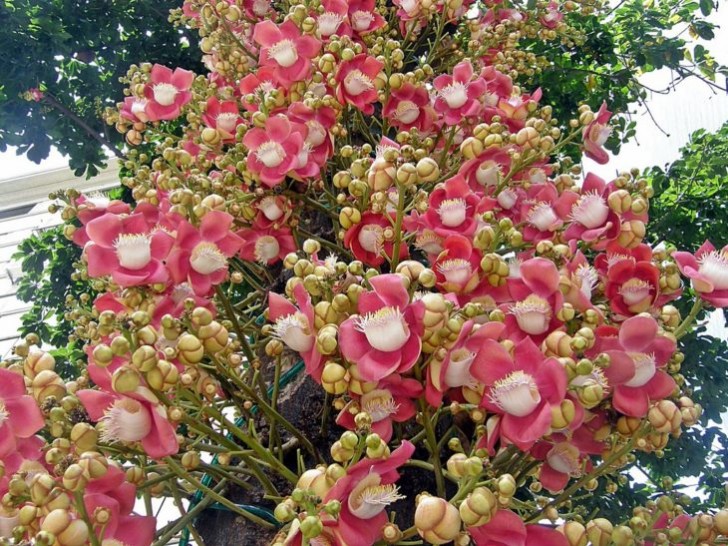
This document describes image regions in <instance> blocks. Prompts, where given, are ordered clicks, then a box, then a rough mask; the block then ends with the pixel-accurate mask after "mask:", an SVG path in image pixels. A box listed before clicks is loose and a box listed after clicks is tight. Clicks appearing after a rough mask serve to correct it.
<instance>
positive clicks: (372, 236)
mask: <svg viewBox="0 0 728 546" xmlns="http://www.w3.org/2000/svg"><path fill="white" fill-rule="evenodd" d="M357 239H358V241H359V244H360V245H361V247H362V248H363V249H364V250H366V251H367V252H371V253H372V254H376V255H377V256H378V255H379V254H380V253H381V252H382V248H383V246H384V230H383V229H382V226H377V225H369V226H364V227H363V228H361V231H360V232H359V236H358V237H357Z"/></svg>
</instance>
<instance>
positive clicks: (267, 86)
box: [255, 80, 276, 96]
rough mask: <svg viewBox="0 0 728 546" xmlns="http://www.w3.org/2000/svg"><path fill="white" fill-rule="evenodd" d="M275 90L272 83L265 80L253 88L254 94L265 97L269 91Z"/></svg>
mask: <svg viewBox="0 0 728 546" xmlns="http://www.w3.org/2000/svg"><path fill="white" fill-rule="evenodd" d="M275 89H276V85H275V84H274V83H273V82H272V81H270V80H265V81H263V82H260V85H258V87H256V88H255V94H256V95H263V96H265V95H266V94H268V93H270V92H271V91H275Z"/></svg>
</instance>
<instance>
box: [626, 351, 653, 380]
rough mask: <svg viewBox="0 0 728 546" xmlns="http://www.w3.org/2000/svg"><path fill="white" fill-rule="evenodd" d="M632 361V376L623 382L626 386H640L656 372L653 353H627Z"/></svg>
mask: <svg viewBox="0 0 728 546" xmlns="http://www.w3.org/2000/svg"><path fill="white" fill-rule="evenodd" d="M627 354H629V356H630V357H631V358H632V361H633V362H634V367H635V371H634V376H632V379H630V380H629V381H627V382H626V383H625V385H626V386H628V387H641V386H643V385H645V384H646V383H647V382H648V381H649V380H650V379H652V378H653V377H654V376H655V374H656V373H657V363H656V362H655V355H653V354H650V355H648V354H645V353H627Z"/></svg>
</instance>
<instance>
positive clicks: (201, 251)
mask: <svg viewBox="0 0 728 546" xmlns="http://www.w3.org/2000/svg"><path fill="white" fill-rule="evenodd" d="M190 266H192V269H194V270H195V271H197V272H198V273H199V274H200V275H210V274H211V273H214V272H215V271H218V270H220V269H222V268H224V267H227V258H226V257H225V255H224V254H223V253H222V252H220V249H219V248H217V245H216V244H215V243H209V242H207V241H203V242H202V243H199V244H198V245H197V246H196V247H195V248H193V249H192V255H191V256H190Z"/></svg>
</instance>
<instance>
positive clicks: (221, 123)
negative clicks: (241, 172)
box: [215, 112, 238, 133]
mask: <svg viewBox="0 0 728 546" xmlns="http://www.w3.org/2000/svg"><path fill="white" fill-rule="evenodd" d="M215 123H217V128H218V129H220V130H221V131H225V132H226V133H233V132H235V127H237V125H238V115H237V114H236V113H235V112H223V113H222V114H220V115H219V116H217V118H215Z"/></svg>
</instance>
